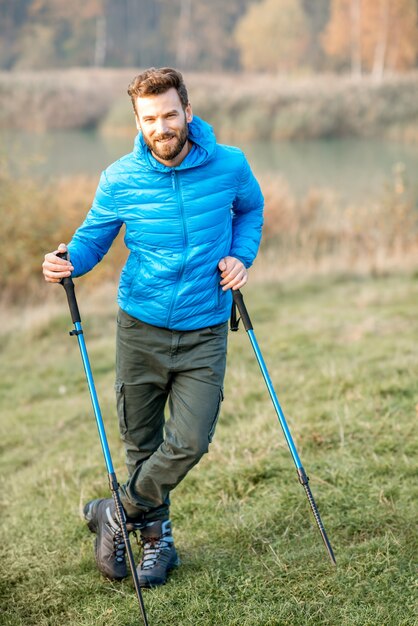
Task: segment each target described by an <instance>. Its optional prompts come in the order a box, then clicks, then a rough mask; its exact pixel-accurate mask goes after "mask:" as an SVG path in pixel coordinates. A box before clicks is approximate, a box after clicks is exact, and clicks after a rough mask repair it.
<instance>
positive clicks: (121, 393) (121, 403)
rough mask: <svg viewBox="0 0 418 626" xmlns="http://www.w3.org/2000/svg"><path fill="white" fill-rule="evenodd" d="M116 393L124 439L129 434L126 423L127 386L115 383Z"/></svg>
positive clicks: (117, 408) (121, 432) (121, 431)
mask: <svg viewBox="0 0 418 626" xmlns="http://www.w3.org/2000/svg"><path fill="white" fill-rule="evenodd" d="M115 391H116V410H117V413H118V418H119V432H120V434H121V435H122V437H124V436H125V435H126V433H127V432H128V424H127V423H126V410H125V385H124V384H123V383H122V382H120V381H117V382H116V383H115Z"/></svg>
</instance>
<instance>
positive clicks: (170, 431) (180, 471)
mask: <svg viewBox="0 0 418 626" xmlns="http://www.w3.org/2000/svg"><path fill="white" fill-rule="evenodd" d="M227 333H228V328H227V324H226V323H225V324H221V325H218V326H216V327H214V328H207V329H203V330H198V331H189V332H184V333H179V332H177V333H176V332H175V331H173V332H171V336H172V346H171V352H170V368H169V373H170V376H171V385H170V395H169V408H170V417H169V419H168V420H167V422H166V424H165V436H164V440H163V441H162V443H161V445H160V446H159V447H158V448H157V450H156V451H155V452H154V453H153V454H152V455H151V456H150V457H149V458H148V459H146V460H144V461H143V462H142V463H141V464H140V465H138V466H137V467H136V469H135V470H134V471H133V473H132V474H131V476H130V478H129V480H128V482H127V483H126V484H125V485H124V486H123V487H122V492H123V494H124V495H125V498H126V501H129V504H128V505H127V507H125V508H127V513H128V515H134V514H135V511H142V512H143V513H145V516H146V517H147V518H148V519H150V520H151V519H158V516H160V515H161V514H162V511H163V509H162V508H161V507H164V503H165V502H167V501H168V498H169V494H170V492H171V491H172V490H173V489H174V488H175V487H176V486H177V485H178V484H179V483H180V481H181V480H182V479H183V478H184V477H185V476H186V474H187V473H188V472H189V470H190V469H191V468H192V467H193V466H194V465H196V463H197V462H198V461H199V460H200V459H201V457H202V456H203V454H205V452H207V451H208V448H209V443H210V441H211V440H212V437H213V434H214V430H215V426H216V422H217V419H218V415H219V411H220V405H221V401H222V398H223V380H224V375H225V363H226V343H227ZM124 506H125V503H124Z"/></svg>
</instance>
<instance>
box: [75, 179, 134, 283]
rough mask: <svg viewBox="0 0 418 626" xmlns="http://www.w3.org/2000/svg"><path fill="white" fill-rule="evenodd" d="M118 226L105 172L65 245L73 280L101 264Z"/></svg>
mask: <svg viewBox="0 0 418 626" xmlns="http://www.w3.org/2000/svg"><path fill="white" fill-rule="evenodd" d="M121 226H122V220H121V219H120V218H119V216H118V211H117V210H116V206H115V202H114V199H113V196H112V193H111V189H110V186H109V182H108V180H107V176H106V172H103V173H102V175H101V177H100V182H99V186H98V188H97V191H96V195H95V197H94V201H93V205H92V207H91V209H90V211H89V212H88V214H87V216H86V219H85V220H84V222H83V224H82V225H81V226H80V227H79V228H78V229H77V230H76V232H75V234H74V236H73V238H72V239H71V241H70V243H69V244H68V250H69V252H70V258H71V263H72V264H73V266H74V272H73V276H74V277H76V276H82V275H83V274H86V273H87V272H89V271H90V270H91V269H92V268H93V267H94V266H95V265H96V264H97V263H99V261H101V260H102V258H103V257H104V255H105V254H106V252H107V251H108V250H109V248H110V246H111V245H112V242H113V240H114V239H115V237H116V235H117V234H118V232H119V230H120V227H121Z"/></svg>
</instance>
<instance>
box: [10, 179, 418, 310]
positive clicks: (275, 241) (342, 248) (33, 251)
mask: <svg viewBox="0 0 418 626" xmlns="http://www.w3.org/2000/svg"><path fill="white" fill-rule="evenodd" d="M261 184H262V188H263V191H264V194H265V199H266V209H265V226H264V236H263V242H262V247H261V253H260V255H259V258H258V260H257V263H256V264H255V268H254V270H253V275H254V278H255V279H258V278H260V277H261V278H263V279H265V278H271V279H275V280H277V279H278V278H286V277H288V276H296V275H302V276H306V275H315V274H324V273H335V272H339V273H355V274H379V273H382V272H386V271H391V270H395V271H398V270H410V269H411V268H412V267H416V266H417V262H418V214H417V212H416V210H415V208H414V200H413V199H412V198H411V194H410V193H409V191H408V189H407V188H406V187H405V183H404V180H403V172H402V171H401V170H399V171H398V172H397V173H395V176H394V179H393V181H392V182H391V183H390V184H388V185H387V187H386V188H385V189H384V190H382V192H381V194H380V195H379V196H378V197H375V198H373V199H371V200H370V201H365V202H364V203H363V204H356V205H344V204H343V203H341V201H340V200H339V199H338V197H337V196H336V195H335V194H334V193H333V192H332V191H331V190H327V189H311V190H310V191H309V192H308V193H307V194H306V195H305V196H304V197H302V198H301V199H299V198H296V196H295V195H294V194H293V193H292V191H291V190H290V189H289V187H288V185H287V183H286V182H285V181H284V180H281V179H277V178H275V179H270V178H266V179H264V180H262V181H261ZM94 191H95V181H94V180H93V179H89V178H86V177H80V176H78V177H72V178H65V179H61V180H58V181H56V182H54V183H49V184H47V185H42V184H40V183H39V182H35V181H33V180H30V179H20V180H19V181H18V182H17V181H16V180H14V179H13V177H12V176H10V175H8V174H7V173H5V170H4V168H3V169H2V173H1V174H0V215H1V216H2V228H1V230H0V261H1V267H2V270H3V271H2V273H1V275H0V289H1V294H2V298H1V299H2V302H3V303H7V304H11V303H13V302H15V303H16V302H22V301H24V300H25V299H29V300H30V301H31V302H34V301H36V300H38V301H39V300H41V301H42V300H44V298H46V297H48V296H47V293H49V290H48V289H47V288H46V286H45V285H44V283H43V280H42V278H41V263H42V261H43V257H44V254H45V253H46V252H48V251H50V250H51V249H53V248H54V247H55V246H56V245H58V243H60V242H61V241H64V242H67V241H69V239H70V238H71V236H72V233H73V232H74V230H75V229H76V228H77V226H78V225H79V224H80V223H81V221H82V220H83V218H84V216H85V213H86V212H87V210H88V208H89V207H90V205H91V201H92V199H93V196H94ZM125 258H126V249H125V247H124V244H123V238H122V234H120V235H119V237H118V239H117V240H116V242H115V244H114V245H113V246H112V249H111V251H110V253H109V254H108V255H107V257H106V258H105V259H104V260H103V262H102V263H101V264H100V265H99V266H98V268H97V269H95V271H94V272H92V273H91V274H90V275H89V277H88V283H89V286H90V287H91V286H97V285H98V284H101V283H103V282H106V281H108V280H116V278H117V276H118V274H119V271H120V269H121V267H122V264H123V262H124V259H125ZM81 282H82V280H81Z"/></svg>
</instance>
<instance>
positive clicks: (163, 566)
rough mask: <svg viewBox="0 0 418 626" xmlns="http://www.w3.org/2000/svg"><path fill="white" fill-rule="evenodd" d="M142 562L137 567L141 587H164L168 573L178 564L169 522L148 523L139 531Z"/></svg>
mask: <svg viewBox="0 0 418 626" xmlns="http://www.w3.org/2000/svg"><path fill="white" fill-rule="evenodd" d="M141 545H142V549H143V554H142V561H141V563H140V564H139V565H138V567H137V572H138V579H139V584H140V586H141V587H157V586H158V585H164V584H165V583H166V581H167V576H168V573H169V571H170V570H171V569H173V567H176V566H177V565H179V564H180V560H179V558H178V556H177V552H176V549H175V547H174V540H173V535H172V534H171V522H170V520H164V521H163V520H157V521H156V522H149V523H148V524H147V525H146V526H145V527H144V528H142V530H141Z"/></svg>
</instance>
